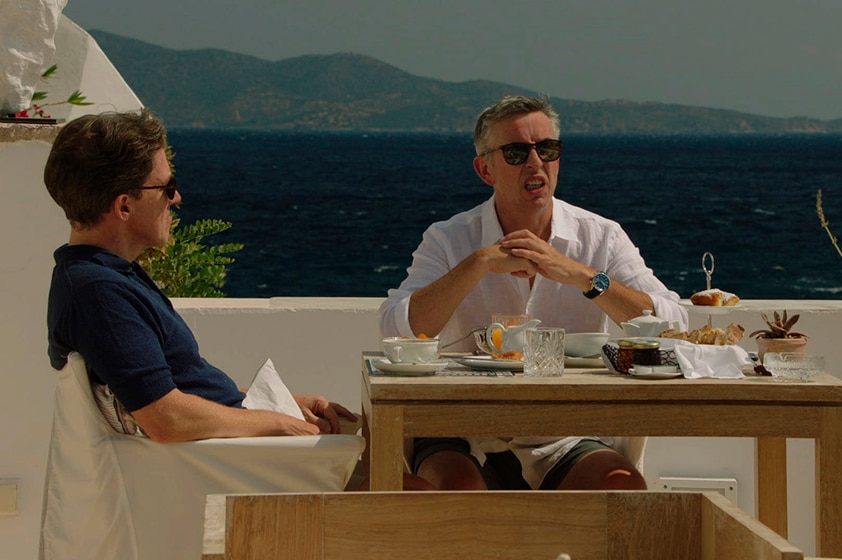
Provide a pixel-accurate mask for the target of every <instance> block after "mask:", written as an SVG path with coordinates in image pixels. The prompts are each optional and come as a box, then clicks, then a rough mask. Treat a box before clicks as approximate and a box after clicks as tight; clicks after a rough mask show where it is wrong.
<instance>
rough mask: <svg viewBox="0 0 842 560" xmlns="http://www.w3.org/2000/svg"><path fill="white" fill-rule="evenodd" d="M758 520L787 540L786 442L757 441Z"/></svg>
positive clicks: (775, 439) (778, 439) (770, 439)
mask: <svg viewBox="0 0 842 560" xmlns="http://www.w3.org/2000/svg"><path fill="white" fill-rule="evenodd" d="M756 460H757V492H756V494H757V519H758V520H759V521H760V522H761V523H763V524H764V525H766V526H767V527H769V528H770V529H772V530H773V531H774V532H776V533H777V534H779V535H780V536H782V537H783V538H787V530H788V527H787V499H786V438H773V437H759V438H757V441H756Z"/></svg>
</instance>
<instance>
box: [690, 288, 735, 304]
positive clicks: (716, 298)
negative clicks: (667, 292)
mask: <svg viewBox="0 0 842 560" xmlns="http://www.w3.org/2000/svg"><path fill="white" fill-rule="evenodd" d="M690 301H692V302H693V305H711V306H714V307H723V306H732V305H737V303H738V302H739V301H740V298H739V296H737V295H736V294H732V293H731V292H725V291H722V290H720V289H719V288H712V289H710V290H704V291H701V292H696V293H695V294H693V295H692V296H690Z"/></svg>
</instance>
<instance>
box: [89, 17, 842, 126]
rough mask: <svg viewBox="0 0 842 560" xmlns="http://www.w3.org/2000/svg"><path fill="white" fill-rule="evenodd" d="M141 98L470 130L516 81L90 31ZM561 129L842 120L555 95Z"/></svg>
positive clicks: (216, 117) (211, 108)
mask: <svg viewBox="0 0 842 560" xmlns="http://www.w3.org/2000/svg"><path fill="white" fill-rule="evenodd" d="M90 34H91V35H92V36H93V37H94V39H96V41H97V42H98V43H99V45H100V47H101V48H102V49H103V51H105V54H106V55H107V56H108V58H109V59H110V60H111V62H112V63H113V64H114V65H115V66H116V68H117V70H118V71H119V72H120V74H122V76H123V78H124V79H125V80H126V82H127V83H128V84H129V86H131V88H132V89H133V90H134V91H135V93H136V94H137V95H138V97H140V99H141V101H142V102H143V103H144V105H146V106H147V107H149V108H151V109H152V110H153V111H155V113H156V114H158V115H159V116H160V117H162V118H163V119H164V121H165V123H166V124H167V126H168V127H170V128H181V127H204V128H274V129H289V130H368V131H373V130H392V131H440V132H452V131H460V132H461V131H472V130H473V127H474V123H475V120H476V116H477V115H478V114H479V113H480V111H482V109H483V108H484V107H486V106H488V105H489V104H491V103H493V102H494V101H495V100H496V99H498V98H499V97H501V96H503V95H507V94H528V95H538V92H533V91H529V90H526V89H523V88H520V87H517V86H514V85H508V84H502V83H498V82H490V81H482V80H474V81H468V82H446V81H442V80H436V79H432V78H424V77H420V76H414V75H412V74H409V73H407V72H404V71H403V70H401V69H399V68H396V67H394V66H390V65H389V64H386V63H384V62H381V61H379V60H376V59H374V58H371V57H368V56H363V55H358V54H353V53H337V54H332V55H308V56H300V57H295V58H289V59H284V60H279V61H276V62H270V61H266V60H262V59H259V58H256V57H253V56H248V55H243V54H237V53H232V52H228V51H223V50H218V49H201V50H185V51H178V50H172V49H166V48H162V47H158V46H155V45H151V44H149V43H145V42H142V41H138V40H135V39H129V38H125V37H121V36H118V35H113V34H110V33H106V32H104V31H91V32H90ZM552 103H553V105H554V106H555V108H556V110H557V111H558V112H559V114H560V115H561V120H562V123H561V124H562V130H563V131H565V132H598V133H664V134H670V133H754V132H760V133H778V132H842V119H836V120H833V121H821V120H817V119H810V118H807V117H794V118H773V117H764V116H760V115H753V114H749V113H741V112H738V111H730V110H723V109H711V108H704V107H693V106H687V105H676V104H666V103H654V102H647V103H638V102H632V101H623V100H604V101H595V102H589V101H576V100H573V99H562V98H558V97H553V98H552Z"/></svg>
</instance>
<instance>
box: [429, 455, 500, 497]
mask: <svg viewBox="0 0 842 560" xmlns="http://www.w3.org/2000/svg"><path fill="white" fill-rule="evenodd" d="M418 476H420V477H421V478H423V479H424V480H427V481H428V482H429V483H430V484H432V485H433V486H434V487H435V488H436V489H437V490H488V487H487V486H486V485H485V480H484V479H483V478H482V473H480V470H479V469H478V468H477V466H476V464H475V463H474V461H473V460H472V458H471V457H469V456H465V455H463V454H462V453H460V452H458V451H439V452H436V453H432V454H431V455H430V456H428V457H427V458H426V459H424V461H422V462H421V464H420V465H419V466H418Z"/></svg>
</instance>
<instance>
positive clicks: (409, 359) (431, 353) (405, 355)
mask: <svg viewBox="0 0 842 560" xmlns="http://www.w3.org/2000/svg"><path fill="white" fill-rule="evenodd" d="M381 344H382V345H383V353H384V354H385V355H386V357H387V358H388V359H389V361H390V362H392V363H393V364H428V363H430V362H435V361H436V359H438V357H439V339H438V338H403V337H397V336H395V337H390V338H384V339H383V340H382V341H381Z"/></svg>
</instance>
